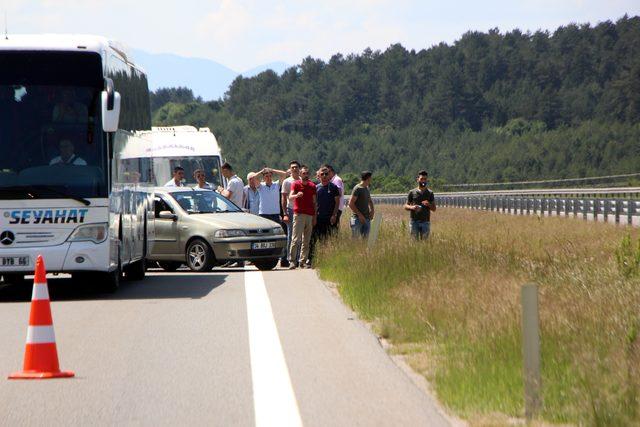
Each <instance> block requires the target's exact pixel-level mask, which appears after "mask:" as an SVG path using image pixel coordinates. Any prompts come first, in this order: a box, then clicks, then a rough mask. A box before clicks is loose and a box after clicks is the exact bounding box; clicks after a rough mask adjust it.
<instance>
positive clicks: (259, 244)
mask: <svg viewBox="0 0 640 427" xmlns="http://www.w3.org/2000/svg"><path fill="white" fill-rule="evenodd" d="M275 247H276V242H255V243H252V244H251V249H273V248H275Z"/></svg>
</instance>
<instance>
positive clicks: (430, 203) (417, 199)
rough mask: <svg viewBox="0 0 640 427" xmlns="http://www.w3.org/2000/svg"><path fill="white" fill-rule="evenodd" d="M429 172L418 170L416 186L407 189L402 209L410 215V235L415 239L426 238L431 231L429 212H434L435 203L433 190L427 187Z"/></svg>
mask: <svg viewBox="0 0 640 427" xmlns="http://www.w3.org/2000/svg"><path fill="white" fill-rule="evenodd" d="M428 176H429V174H428V173H427V171H425V170H421V171H420V172H418V179H417V181H418V187H417V188H414V189H413V190H411V191H409V195H408V196H407V203H406V204H405V205H404V209H405V210H407V211H409V212H410V215H411V235H412V236H413V237H414V238H416V239H426V238H428V237H429V233H430V232H431V212H432V211H433V212H435V210H436V203H435V197H434V195H433V191H431V190H429V189H428V188H427V179H428Z"/></svg>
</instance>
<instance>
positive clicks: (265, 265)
mask: <svg viewBox="0 0 640 427" xmlns="http://www.w3.org/2000/svg"><path fill="white" fill-rule="evenodd" d="M253 264H254V265H255V266H256V267H257V268H258V270H273V269H274V268H276V265H278V258H272V259H265V260H260V261H255V262H254V263H253Z"/></svg>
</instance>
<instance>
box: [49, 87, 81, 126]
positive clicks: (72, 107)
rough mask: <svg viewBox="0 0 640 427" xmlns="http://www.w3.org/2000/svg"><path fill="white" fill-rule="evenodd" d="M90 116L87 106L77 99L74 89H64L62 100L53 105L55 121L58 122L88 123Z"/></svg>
mask: <svg viewBox="0 0 640 427" xmlns="http://www.w3.org/2000/svg"><path fill="white" fill-rule="evenodd" d="M88 118H89V113H88V112H87V107H86V106H85V105H83V104H82V103H80V102H78V101H77V98H76V93H75V91H74V90H73V89H63V90H62V94H61V99H60V101H59V102H58V103H57V104H56V105H55V107H53V121H54V122H56V123H86V122H87V120H88Z"/></svg>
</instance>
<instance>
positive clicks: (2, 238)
mask: <svg viewBox="0 0 640 427" xmlns="http://www.w3.org/2000/svg"><path fill="white" fill-rule="evenodd" d="M15 240H16V235H15V234H13V233H12V232H10V231H9V230H7V231H3V232H2V233H0V243H2V244H3V245H10V244H12V243H13V242H14V241H15Z"/></svg>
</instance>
